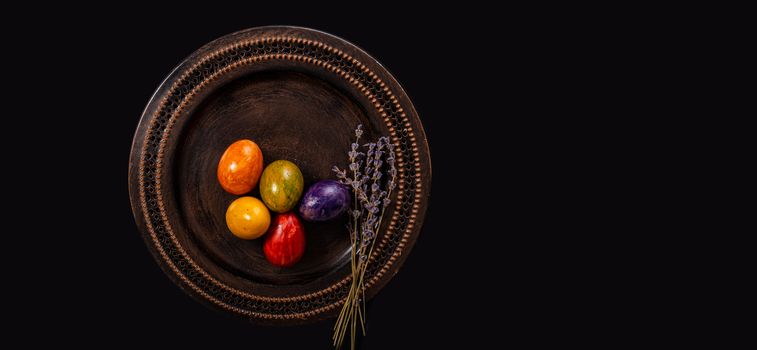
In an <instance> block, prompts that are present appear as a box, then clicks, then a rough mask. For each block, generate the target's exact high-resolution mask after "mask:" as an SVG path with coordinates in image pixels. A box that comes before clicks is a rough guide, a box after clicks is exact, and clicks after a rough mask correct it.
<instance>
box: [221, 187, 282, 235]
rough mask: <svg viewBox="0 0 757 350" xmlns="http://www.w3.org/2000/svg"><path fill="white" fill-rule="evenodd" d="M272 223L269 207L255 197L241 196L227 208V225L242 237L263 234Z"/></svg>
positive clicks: (232, 231)
mask: <svg viewBox="0 0 757 350" xmlns="http://www.w3.org/2000/svg"><path fill="white" fill-rule="evenodd" d="M270 224H271V214H270V213H269V212H268V208H266V206H265V204H263V202H261V201H260V200H259V199H257V198H255V197H239V198H237V199H236V200H235V201H233V202H231V204H230V205H229V208H228V209H226V226H228V227H229V230H231V233H233V234H234V236H237V237H239V238H241V239H255V238H258V237H260V236H262V235H263V234H264V233H265V232H266V231H267V230H268V225H270Z"/></svg>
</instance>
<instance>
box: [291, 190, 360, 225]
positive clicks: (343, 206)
mask: <svg viewBox="0 0 757 350" xmlns="http://www.w3.org/2000/svg"><path fill="white" fill-rule="evenodd" d="M349 206H350V191H349V190H348V189H347V186H345V185H342V184H341V183H339V182H338V181H334V180H322V181H318V182H316V183H314V184H313V185H312V186H310V187H309V188H308V190H307V191H305V194H304V195H303V196H302V203H300V216H302V218H303V219H305V220H307V221H326V220H331V219H333V218H336V217H337V216H339V215H340V214H342V213H344V212H345V211H346V210H347V208H348V207H349Z"/></svg>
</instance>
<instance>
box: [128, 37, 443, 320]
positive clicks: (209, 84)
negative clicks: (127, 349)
mask: <svg viewBox="0 0 757 350" xmlns="http://www.w3.org/2000/svg"><path fill="white" fill-rule="evenodd" d="M357 124H363V125H364V127H365V129H366V135H365V136H366V139H376V138H377V137H378V136H381V135H390V136H391V138H392V142H394V143H395V145H396V146H397V148H398V165H399V167H400V180H401V181H400V182H399V186H398V191H397V193H396V194H395V195H394V196H393V199H394V201H395V205H390V207H389V210H388V211H387V213H386V217H387V220H386V221H385V223H384V225H382V228H381V230H380V233H379V237H378V240H379V241H378V243H377V249H376V251H375V253H374V255H373V256H372V258H373V259H374V263H373V267H372V269H371V270H370V271H369V272H368V274H367V275H368V277H370V278H369V279H368V280H369V283H368V284H367V286H368V290H367V294H368V296H369V297H372V296H373V295H375V294H376V293H377V292H378V291H379V290H380V289H381V287H383V285H384V284H386V283H387V282H388V281H389V280H390V279H391V277H392V276H393V275H394V274H395V273H396V272H397V270H398V269H399V267H400V266H401V264H402V262H403V261H404V259H405V258H407V256H408V253H409V251H410V248H411V247H412V245H413V243H414V242H415V240H416V239H417V237H418V234H419V233H420V228H421V226H422V222H423V215H424V213H425V207H426V205H427V203H428V198H429V191H430V183H431V161H430V155H429V152H428V146H427V143H426V140H425V135H424V133H423V128H422V126H421V124H420V120H419V119H418V117H417V115H416V112H415V109H414V108H413V106H412V104H411V102H410V100H409V98H408V97H407V96H406V94H405V93H404V91H403V90H402V88H401V87H400V86H399V84H398V83H397V82H396V81H395V80H394V78H393V77H392V76H391V75H390V74H389V73H388V72H387V71H386V70H385V69H384V68H383V67H381V65H379V64H378V63H377V62H376V61H375V60H374V59H373V58H371V57H370V56H368V55H367V54H366V53H364V52H363V51H361V50H360V49H358V48H356V47H355V46H353V45H352V44H349V43H347V42H345V41H344V40H341V39H339V38H336V37H333V36H331V35H328V34H325V33H321V32H317V31H313V30H309V29H304V28H292V27H263V28H253V29H248V30H245V31H242V32H238V33H234V34H230V35H228V36H225V37H223V38H220V39H218V40H216V41H214V42H212V43H209V44H208V45H206V46H204V47H203V48H201V49H199V50H198V51H196V52H195V53H193V54H192V55H191V56H190V57H189V58H187V59H186V60H185V61H184V62H183V63H182V64H180V65H179V67H177V69H176V70H174V71H173V72H172V73H171V74H170V75H169V77H168V78H167V79H166V80H165V82H164V83H163V84H162V85H161V86H160V87H159V88H158V90H157V92H156V94H155V96H154V97H153V99H152V100H151V101H150V102H149V103H148V106H147V108H146V109H145V112H144V114H143V116H142V119H141V121H140V124H139V126H138V128H137V131H136V134H135V137H134V143H133V145H132V153H131V157H130V163H129V193H130V197H131V200H132V209H133V212H134V216H135V220H136V223H137V225H138V227H139V228H140V230H141V231H142V232H143V237H144V238H145V242H146V244H147V246H148V248H149V249H150V251H151V252H152V253H153V255H154V256H155V258H156V260H157V261H158V263H159V264H160V266H161V267H162V268H163V270H164V271H165V272H166V274H167V275H168V276H169V277H171V279H172V280H173V281H174V282H176V283H177V284H178V285H179V286H180V287H181V288H182V289H184V290H185V291H186V292H187V293H189V294H190V295H192V296H193V297H195V298H196V299H198V300H199V301H201V302H203V303H205V304H206V305H209V306H211V307H214V308H217V309H220V310H223V311H228V312H231V313H233V314H236V315H240V316H244V317H249V318H252V319H253V320H256V321H258V322H262V323H270V324H292V323H300V322H307V321H311V320H315V319H320V318H324V317H331V316H334V314H335V313H336V312H337V310H338V307H339V305H340V304H341V303H342V302H343V298H344V295H345V293H346V290H347V289H348V286H347V282H348V281H349V266H348V263H349V249H350V248H349V237H348V234H347V230H346V228H345V224H346V218H342V219H340V220H337V221H334V222H328V223H307V222H305V232H306V237H307V247H306V250H305V254H304V256H303V257H302V260H301V261H300V262H299V263H298V264H296V265H295V266H293V267H290V268H279V267H274V266H272V265H271V264H269V263H268V262H267V261H266V259H265V256H264V255H263V249H262V244H263V240H262V239H258V240H253V241H244V240H240V239H238V238H235V237H234V236H233V235H232V234H231V233H230V232H229V231H228V228H227V227H226V224H225V219H224V214H225V211H226V207H227V206H228V205H229V203H231V202H232V201H233V200H234V199H236V198H238V196H235V195H232V194H230V193H227V192H225V191H224V190H223V189H222V188H221V186H220V185H219V183H218V180H217V178H216V170H217V166H218V161H219V159H220V157H221V155H222V154H223V152H224V150H225V149H226V147H228V146H229V145H230V144H231V143H232V142H234V141H236V140H239V139H243V138H247V139H251V140H253V141H255V142H256V143H257V144H258V145H259V146H260V148H261V150H262V152H263V158H264V160H265V164H266V165H267V164H269V163H271V162H272V161H274V160H278V159H286V160H289V161H292V162H293V163H295V164H296V165H297V166H298V167H299V168H300V170H301V171H302V173H303V176H304V179H305V188H306V189H307V187H308V186H309V185H310V184H312V183H314V182H316V181H317V180H320V179H327V178H334V176H333V173H332V172H331V168H332V166H334V165H339V166H340V167H345V166H346V165H347V164H346V163H347V161H346V152H347V151H348V149H349V144H350V143H351V142H352V134H353V130H354V128H355V126H356V125H357ZM250 195H252V196H255V197H257V198H260V195H259V192H258V190H257V188H256V189H255V190H253V192H251V193H250ZM272 215H274V216H275V213H272Z"/></svg>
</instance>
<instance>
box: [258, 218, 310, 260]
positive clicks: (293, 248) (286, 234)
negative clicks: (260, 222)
mask: <svg viewBox="0 0 757 350" xmlns="http://www.w3.org/2000/svg"><path fill="white" fill-rule="evenodd" d="M263 253H265V257H266V259H268V262H270V263H271V264H273V265H276V266H280V267H290V266H292V265H294V264H296V263H297V262H298V261H300V259H301V258H302V255H303V254H304V253H305V228H304V227H303V226H302V223H301V222H300V219H298V218H297V216H296V215H295V214H294V213H293V212H291V211H290V212H286V213H282V214H279V215H277V216H276V219H274V221H273V222H272V223H271V227H270V228H269V229H268V233H267V234H266V236H265V243H263Z"/></svg>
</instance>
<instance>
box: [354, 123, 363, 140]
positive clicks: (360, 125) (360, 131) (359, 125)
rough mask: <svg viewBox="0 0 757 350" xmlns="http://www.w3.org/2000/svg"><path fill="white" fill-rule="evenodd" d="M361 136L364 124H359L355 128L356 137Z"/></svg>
mask: <svg viewBox="0 0 757 350" xmlns="http://www.w3.org/2000/svg"><path fill="white" fill-rule="evenodd" d="M360 136H363V124H358V125H357V129H355V137H357V138H360Z"/></svg>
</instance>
